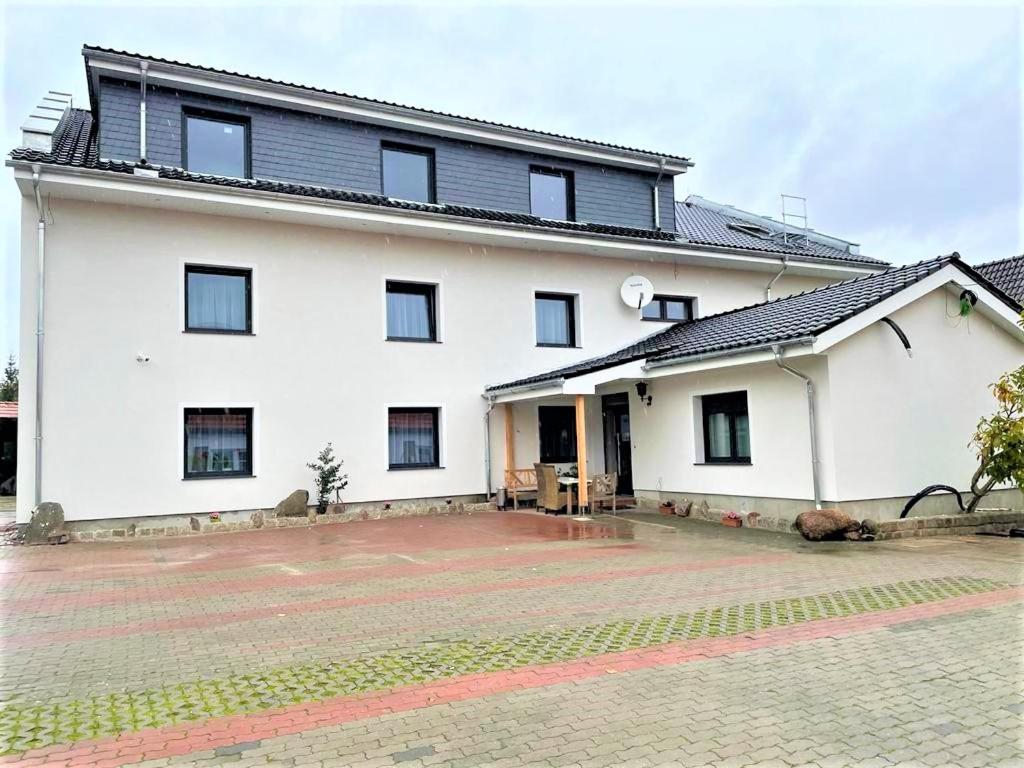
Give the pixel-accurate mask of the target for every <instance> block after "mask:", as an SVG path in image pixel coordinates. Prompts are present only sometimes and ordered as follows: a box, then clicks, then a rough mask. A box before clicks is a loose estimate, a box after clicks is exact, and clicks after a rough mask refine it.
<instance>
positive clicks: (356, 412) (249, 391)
mask: <svg viewBox="0 0 1024 768" xmlns="http://www.w3.org/2000/svg"><path fill="white" fill-rule="evenodd" d="M49 209H50V212H51V214H52V215H51V218H50V223H49V224H48V227H47V274H46V292H47V299H46V302H47V303H46V311H47V319H46V361H45V363H46V366H45V384H46V392H45V396H44V397H45V408H44V460H43V469H44V472H43V496H44V499H46V500H55V501H60V502H61V503H62V504H63V505H64V509H65V512H66V514H67V517H68V518H69V519H93V518H106V517H118V516H141V515H157V514H178V513H200V512H206V511H213V510H233V509H251V508H257V507H267V506H273V505H274V504H275V503H276V502H277V501H278V500H280V499H281V498H282V497H284V496H285V495H286V494H287V493H289V492H290V491H292V490H293V489H295V488H310V487H311V478H310V473H309V471H308V470H307V469H306V468H305V462H307V461H309V460H311V459H312V458H313V457H314V456H315V455H316V453H317V451H318V450H319V449H320V448H321V447H322V446H323V444H324V443H325V442H327V441H328V440H332V441H333V442H334V445H335V449H336V452H337V454H338V455H340V456H341V457H343V458H344V459H345V471H347V472H348V473H349V475H350V485H349V487H348V489H347V491H346V492H345V494H344V497H345V498H346V499H347V500H349V501H370V500H397V499H402V498H418V497H430V496H442V497H443V496H452V495H461V494H478V493H482V492H483V491H484V488H485V476H484V448H483V442H484V436H483V414H484V409H485V406H484V402H483V400H482V398H481V397H480V393H481V392H482V390H483V387H484V386H485V385H486V384H492V383H498V382H501V381H506V380H510V379H513V378H517V377H520V376H524V375H528V374H532V373H537V372H540V371H544V370H548V369H551V368H553V367H557V366H559V365H562V364H565V363H568V362H571V361H574V360H578V359H582V358H585V357H590V356H594V355H597V354H601V353H603V352H606V351H608V350H610V349H612V348H613V347H615V346H616V345H621V344H624V343H626V342H628V341H632V340H634V339H636V338H638V337H640V336H642V335H644V334H647V333H651V332H653V331H654V330H656V329H657V328H658V327H659V326H657V325H655V324H652V323H648V322H642V321H640V320H639V317H638V313H637V312H636V311H634V310H630V309H628V308H626V307H625V306H623V305H622V303H621V301H620V300H619V297H618V289H619V285H620V284H621V282H622V280H623V279H624V278H625V277H627V276H628V275H630V274H631V273H641V274H644V275H646V276H647V277H649V278H651V280H653V282H654V285H655V287H656V289H657V290H658V291H663V292H666V293H678V294H684V295H696V296H697V297H698V301H699V306H700V311H701V313H702V314H710V313H713V312H717V311H721V310H724V309H727V308H731V307H734V306H737V305H742V304H748V303H752V302H756V301H758V300H760V298H761V296H762V291H763V286H764V284H765V282H766V280H767V279H768V277H769V275H767V274H765V273H753V272H742V271H736V270H725V269H721V270H719V269H711V268H698V267H690V266H684V265H680V266H678V267H673V266H672V265H666V264H656V263H649V262H646V261H619V260H612V259H605V258H598V257H585V256H575V255H567V254H554V253H545V252H539V251H525V250H509V249H500V248H486V247H480V246H469V245H464V244H454V243H447V242H443V241H437V240H425V239H408V238H400V237H394V236H391V237H388V236H383V235H374V234H356V233H352V232H347V231H343V230H337V229H326V228H324V229H321V228H315V227H305V226H298V225H288V224H280V223H264V222H260V221H255V220H251V219H234V218H225V217H215V216H203V215H197V214H189V213H175V212H168V211H160V210H154V209H142V208H128V207H117V206H109V205H102V204H95V203H85V202H75V201H70V200H63V199H58V198H56V197H54V198H52V199H51V200H50V205H49ZM34 215H35V214H34V206H33V205H32V204H31V202H30V201H26V204H25V205H24V206H23V216H22V270H21V276H22V277H21V279H22V285H21V288H22V293H21V295H22V307H21V362H22V371H23V373H22V393H23V395H22V398H23V399H22V403H21V424H22V425H23V427H22V429H21V430H20V434H19V468H18V475H19V477H18V480H19V486H20V488H21V489H22V492H21V493H20V494H19V498H18V519H19V520H25V519H27V517H28V514H29V511H30V508H31V504H32V493H31V489H32V487H33V482H34V478H33V436H32V428H31V425H32V423H33V418H34V408H33V402H32V392H33V388H34V374H33V372H34V368H35V303H34V297H35V293H36V286H35V259H36V251H35V218H34ZM186 260H189V261H193V262H208V263H212V264H236V265H246V266H251V267H252V268H253V269H254V307H253V313H254V325H255V329H256V335H255V336H252V337H240V336H219V335H197V334H183V333H182V332H181V290H182V283H183V281H182V278H181V274H182V271H183V265H184V263H185V262H186ZM387 278H399V279H410V280H419V281H427V282H436V283H439V285H440V328H441V336H442V342H443V343H441V344H415V343H412V344H410V343H397V342H387V341H385V340H384V281H385V279H387ZM815 284H816V282H815V281H813V280H811V279H808V278H792V279H790V278H783V280H782V281H780V284H779V285H778V286H777V289H776V295H781V294H782V293H783V292H787V291H798V290H805V289H807V288H809V287H813V286H814V285H815ZM535 290H551V291H563V292H566V293H575V294H578V295H579V296H580V312H581V319H580V322H581V325H582V334H581V341H582V343H583V347H582V348H581V349H571V350H567V349H549V348H537V347H536V346H535V343H534V330H533V325H534V323H533V317H534V307H533V294H534V291H535ZM139 352H144V353H146V354H148V355H150V357H151V360H150V362H148V363H145V364H140V363H138V362H136V359H135V358H136V354H137V353H139ZM787 384H788V382H787ZM790 386H792V387H793V388H794V390H795V389H797V388H798V384H797V383H793V384H791V385H790ZM186 403H187V404H200V403H202V404H208V405H211V406H218V405H219V406H223V405H231V404H247V405H248V404H251V405H252V406H253V407H254V408H255V419H256V432H257V434H256V439H255V441H254V462H255V467H256V476H255V477H253V478H245V479H238V478H232V479H216V480H213V479H210V480H196V481H183V480H182V479H181V475H182V466H181V465H182V455H181V439H182V438H181V430H182V427H181V418H182V416H181V409H182V406H183V404H186ZM388 404H391V405H406V404H436V405H440V406H441V408H442V420H443V423H444V433H443V434H442V438H441V439H442V455H443V457H444V461H445V468H444V469H439V470H416V471H401V472H389V471H388V469H387V447H386V421H385V420H386V409H387V406H388ZM596 418H597V419H598V421H595V422H594V424H595V429H594V432H595V435H594V439H595V440H596V441H597V442H596V443H595V447H594V449H592V450H593V451H594V454H593V455H594V457H598V456H600V454H601V450H600V446H601V443H600V440H599V434H600V433H599V430H600V422H599V413H598V415H597V417H596ZM522 426H523V427H524V428H525V423H522ZM494 429H495V433H496V435H497V439H496V441H495V447H496V448H497V449H499V450H500V447H501V446H502V445H503V443H502V442H501V441H502V440H503V431H502V429H501V425H500V421H499V423H498V425H497V426H496V427H494ZM522 439H523V440H524V447H523V448H522V451H523V453H522V454H521V456H522V459H526V458H528V456H529V452H528V447H529V445H530V443H531V440H532V441H533V444H534V450H536V448H535V442H536V440H535V438H532V437H531V436H530V435H529V433H528V432H526V431H524V433H523V437H522ZM634 464H635V465H636V466H637V467H639V466H640V465H641V462H640V461H639V460H638V459H637V460H635V461H634ZM666 473H667V470H666V469H660V470H659V472H658V474H661V475H666Z"/></svg>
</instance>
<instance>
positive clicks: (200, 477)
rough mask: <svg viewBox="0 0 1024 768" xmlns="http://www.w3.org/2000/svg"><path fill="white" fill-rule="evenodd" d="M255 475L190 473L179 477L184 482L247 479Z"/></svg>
mask: <svg viewBox="0 0 1024 768" xmlns="http://www.w3.org/2000/svg"><path fill="white" fill-rule="evenodd" d="M255 477H256V475H192V476H190V477H183V478H181V479H182V480H183V481H185V482H192V481H193V480H249V479H251V478H255Z"/></svg>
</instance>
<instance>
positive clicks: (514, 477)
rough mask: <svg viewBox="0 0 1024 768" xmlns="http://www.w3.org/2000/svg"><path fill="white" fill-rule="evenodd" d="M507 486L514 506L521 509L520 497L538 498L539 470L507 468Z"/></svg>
mask: <svg viewBox="0 0 1024 768" xmlns="http://www.w3.org/2000/svg"><path fill="white" fill-rule="evenodd" d="M505 488H506V490H507V491H508V493H509V495H510V496H511V497H512V508H513V509H519V499H520V498H522V499H536V498H537V470H535V469H533V468H532V467H530V468H529V469H506V470H505Z"/></svg>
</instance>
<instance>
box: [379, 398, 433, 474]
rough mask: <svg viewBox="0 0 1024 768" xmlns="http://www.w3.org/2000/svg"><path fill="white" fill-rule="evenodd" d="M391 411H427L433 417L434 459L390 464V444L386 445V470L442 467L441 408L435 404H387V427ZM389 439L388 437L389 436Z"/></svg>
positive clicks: (396, 470)
mask: <svg viewBox="0 0 1024 768" xmlns="http://www.w3.org/2000/svg"><path fill="white" fill-rule="evenodd" d="M392 413H429V414H431V416H432V417H433V419H434V461H433V462H431V463H424V462H417V463H414V464H392V463H391V446H390V445H389V446H388V471H389V472H401V471H403V470H407V469H442V467H441V409H440V407H438V406H436V405H426V406H388V427H389V429H390V426H391V414H392ZM389 439H390V437H389Z"/></svg>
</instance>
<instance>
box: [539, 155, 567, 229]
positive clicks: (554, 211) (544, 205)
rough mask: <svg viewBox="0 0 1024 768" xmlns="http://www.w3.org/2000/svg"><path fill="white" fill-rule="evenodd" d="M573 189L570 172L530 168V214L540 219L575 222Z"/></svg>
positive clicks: (556, 169)
mask: <svg viewBox="0 0 1024 768" xmlns="http://www.w3.org/2000/svg"><path fill="white" fill-rule="evenodd" d="M574 187H575V185H574V184H573V174H572V171H563V170H559V169H558V168H539V167H537V166H534V167H532V168H530V213H532V214H533V215H534V216H540V217H541V218H542V219H554V220H556V221H575V220H576V206H575V197H576V191H575V188H574Z"/></svg>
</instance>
